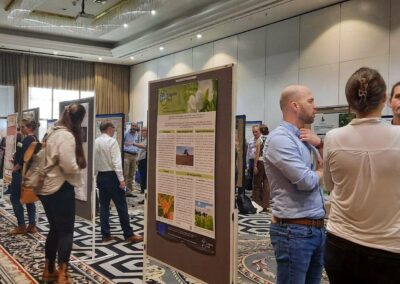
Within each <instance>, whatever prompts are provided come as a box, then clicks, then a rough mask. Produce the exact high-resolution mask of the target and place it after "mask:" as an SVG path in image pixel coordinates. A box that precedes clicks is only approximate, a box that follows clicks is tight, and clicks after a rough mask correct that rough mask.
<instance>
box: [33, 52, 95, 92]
mask: <svg viewBox="0 0 400 284" xmlns="http://www.w3.org/2000/svg"><path fill="white" fill-rule="evenodd" d="M28 66H29V67H28V70H29V73H28V76H29V86H30V87H40V88H53V89H63V90H81V91H93V90H94V64H93V63H91V62H83V61H73V60H65V59H59V58H51V57H40V56H30V57H29V62H28Z"/></svg>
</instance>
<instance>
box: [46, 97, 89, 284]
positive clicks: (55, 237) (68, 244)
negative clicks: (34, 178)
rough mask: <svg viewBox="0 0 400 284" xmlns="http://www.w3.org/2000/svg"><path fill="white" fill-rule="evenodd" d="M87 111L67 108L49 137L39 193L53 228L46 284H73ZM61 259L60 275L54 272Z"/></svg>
mask: <svg viewBox="0 0 400 284" xmlns="http://www.w3.org/2000/svg"><path fill="white" fill-rule="evenodd" d="M85 114H86V110H85V108H84V107H83V106H82V105H80V104H76V103H73V104H71V105H69V106H67V107H66V108H65V110H64V112H63V114H62V115H61V119H60V120H59V121H58V122H57V123H56V124H55V126H53V127H52V128H51V129H50V130H49V132H48V134H47V141H46V142H47V145H46V166H45V172H46V176H45V179H44V184H43V188H42V189H41V190H40V191H39V192H38V195H39V198H40V201H41V202H42V204H43V208H44V210H45V212H46V216H47V219H48V221H49V225H50V231H49V233H48V235H47V239H46V245H45V258H46V262H45V269H44V272H43V281H45V282H49V281H54V280H57V283H59V284H61V283H71V280H70V278H69V276H68V275H67V269H68V262H69V258H70V256H71V250H72V242H73V233H74V222H75V191H74V187H78V186H80V185H81V184H82V179H81V174H80V173H81V169H84V168H86V159H85V156H84V152H83V147H82V130H81V123H82V120H83V118H84V117H85ZM56 255H57V256H58V267H59V269H58V271H57V270H56V269H55V261H56Z"/></svg>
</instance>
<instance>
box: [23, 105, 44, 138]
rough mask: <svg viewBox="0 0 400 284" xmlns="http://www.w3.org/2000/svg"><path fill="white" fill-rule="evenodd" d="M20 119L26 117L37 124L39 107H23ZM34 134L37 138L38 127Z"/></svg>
mask: <svg viewBox="0 0 400 284" xmlns="http://www.w3.org/2000/svg"><path fill="white" fill-rule="evenodd" d="M21 116H22V118H21V120H22V119H26V120H28V121H35V122H36V124H37V125H38V124H39V117H40V116H39V108H38V107H37V108H30V109H25V110H23V111H22V112H21ZM34 134H35V135H36V137H38V138H39V127H38V128H37V129H36V130H35V132H34Z"/></svg>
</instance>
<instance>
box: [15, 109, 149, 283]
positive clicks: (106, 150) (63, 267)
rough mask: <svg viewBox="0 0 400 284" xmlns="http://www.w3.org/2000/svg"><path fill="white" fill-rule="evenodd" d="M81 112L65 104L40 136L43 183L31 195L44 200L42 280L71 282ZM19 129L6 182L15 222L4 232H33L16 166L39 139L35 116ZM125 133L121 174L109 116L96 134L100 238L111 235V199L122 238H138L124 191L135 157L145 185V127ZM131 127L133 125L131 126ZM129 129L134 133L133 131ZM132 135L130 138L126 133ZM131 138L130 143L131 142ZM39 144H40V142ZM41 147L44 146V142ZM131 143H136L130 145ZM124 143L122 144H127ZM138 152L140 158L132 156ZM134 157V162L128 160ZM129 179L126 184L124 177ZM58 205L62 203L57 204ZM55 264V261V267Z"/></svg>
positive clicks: (81, 161) (31, 210)
mask: <svg viewBox="0 0 400 284" xmlns="http://www.w3.org/2000/svg"><path fill="white" fill-rule="evenodd" d="M85 115H86V110H85V108H84V107H83V106H82V105H81V104H78V103H73V104H70V105H68V106H67V107H66V108H65V110H64V112H63V113H62V114H61V116H60V119H59V120H58V121H57V122H56V123H55V124H54V126H52V127H50V128H49V129H48V131H47V133H46V135H45V136H44V138H43V143H45V147H46V148H45V166H44V172H45V176H44V179H43V185H42V186H41V187H40V188H39V189H37V190H36V194H37V196H38V198H39V199H40V202H41V203H42V205H43V209H44V211H45V214H46V217H47V220H48V223H49V232H48V234H47V238H46V242H45V267H44V270H43V274H42V280H43V281H44V282H46V283H47V282H52V281H56V283H62V284H65V283H72V282H71V279H70V277H69V274H68V273H67V271H68V263H69V260H70V256H71V251H72V244H73V233H74V223H75V190H74V188H76V187H80V186H81V185H82V183H83V180H82V176H81V170H82V169H85V168H86V166H87V161H86V158H85V155H84V150H83V137H82V128H81V123H82V121H83V119H84V117H85ZM20 125H21V129H20V133H18V135H17V145H16V152H15V154H14V157H13V162H14V167H13V169H12V182H11V185H10V194H11V195H10V201H11V204H12V206H13V210H14V214H15V216H16V218H17V223H18V225H17V226H16V227H15V228H14V229H12V230H11V231H10V232H9V234H11V235H17V234H28V233H36V232H37V228H36V207H35V203H28V204H26V205H25V206H26V209H27V213H28V222H29V223H28V226H26V224H25V218H24V205H23V204H21V202H20V195H21V182H22V178H23V177H22V173H21V170H22V168H23V166H24V154H25V152H27V149H28V148H29V146H30V144H31V143H32V142H35V141H38V138H37V137H36V135H35V134H34V133H35V131H36V130H37V128H38V126H39V125H38V124H37V123H36V122H35V121H29V120H25V119H23V120H22V121H21V124H20ZM132 125H133V126H132V127H131V130H130V131H129V132H128V133H126V134H125V139H126V141H125V144H124V150H125V152H126V151H132V149H135V153H136V154H133V152H131V153H132V156H134V159H133V158H132V157H131V156H127V155H126V156H125V157H126V160H125V162H126V163H127V164H128V166H127V167H126V171H125V173H124V172H123V169H122V158H121V149H120V147H119V145H118V142H117V140H116V139H115V138H113V137H114V132H115V126H114V125H113V123H112V122H110V121H103V122H102V123H101V124H100V127H99V128H100V132H101V135H100V136H99V137H98V138H96V140H95V147H94V151H95V162H94V165H95V173H96V176H97V180H96V184H97V188H98V191H99V201H100V208H99V209H100V231H101V234H102V242H109V241H111V240H114V239H116V238H115V236H112V235H111V234H110V225H109V216H110V201H111V200H112V201H113V202H114V204H115V207H116V211H117V213H118V216H119V220H120V224H121V228H122V231H123V236H124V238H125V241H126V242H130V243H137V242H141V241H143V237H142V236H140V235H135V234H134V233H133V229H132V227H131V225H130V218H129V215H128V207H127V202H126V197H125V194H126V192H127V190H126V188H129V189H130V190H132V189H133V185H132V183H133V179H132V178H133V175H134V171H135V166H136V158H138V159H137V160H138V163H139V170H140V172H141V175H142V177H141V192H142V193H144V191H145V190H146V187H147V185H146V178H147V176H146V170H147V128H146V127H143V128H142V130H141V134H142V137H143V139H142V140H141V141H140V142H139V140H138V139H137V137H136V136H135V134H136V131H137V129H136V128H135V126H136V124H132ZM132 129H133V130H132ZM132 134H133V135H132ZM128 135H132V136H133V138H134V139H131V138H127V136H128ZM131 143H135V145H134V146H133V145H132V144H131ZM43 145H44V144H43ZM43 147H44V146H43ZM133 147H135V148H133ZM126 148H127V149H126ZM137 156H139V157H137ZM132 160H134V164H133V165H130V164H129V163H130V162H131V161H132ZM129 174H130V176H129ZM127 179H129V180H130V181H129V182H128V183H125V180H127ZM60 204H63V206H60ZM56 263H58V265H57V267H56Z"/></svg>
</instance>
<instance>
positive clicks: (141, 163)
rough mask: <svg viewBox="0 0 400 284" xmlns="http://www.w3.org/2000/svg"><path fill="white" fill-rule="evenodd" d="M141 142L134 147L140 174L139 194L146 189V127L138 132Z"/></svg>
mask: <svg viewBox="0 0 400 284" xmlns="http://www.w3.org/2000/svg"><path fill="white" fill-rule="evenodd" d="M140 134H141V136H142V139H143V140H142V142H140V143H135V144H134V145H135V146H136V147H138V148H139V154H138V157H137V161H138V169H139V174H140V192H141V193H144V191H145V190H146V189H147V127H146V126H144V127H142V129H141V130H140Z"/></svg>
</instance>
